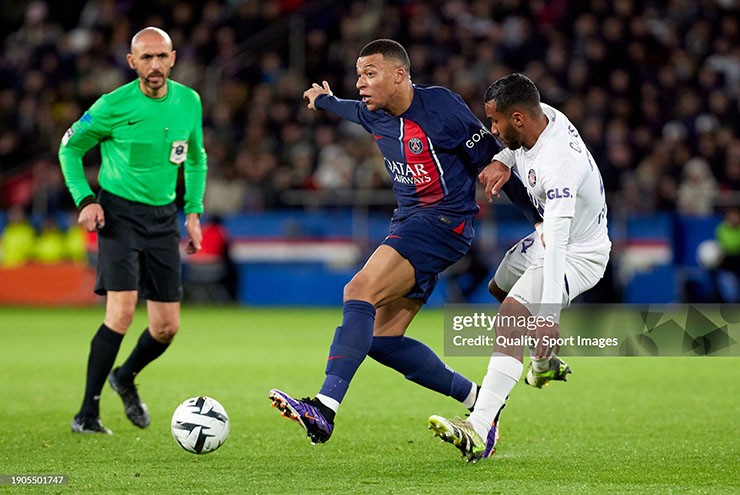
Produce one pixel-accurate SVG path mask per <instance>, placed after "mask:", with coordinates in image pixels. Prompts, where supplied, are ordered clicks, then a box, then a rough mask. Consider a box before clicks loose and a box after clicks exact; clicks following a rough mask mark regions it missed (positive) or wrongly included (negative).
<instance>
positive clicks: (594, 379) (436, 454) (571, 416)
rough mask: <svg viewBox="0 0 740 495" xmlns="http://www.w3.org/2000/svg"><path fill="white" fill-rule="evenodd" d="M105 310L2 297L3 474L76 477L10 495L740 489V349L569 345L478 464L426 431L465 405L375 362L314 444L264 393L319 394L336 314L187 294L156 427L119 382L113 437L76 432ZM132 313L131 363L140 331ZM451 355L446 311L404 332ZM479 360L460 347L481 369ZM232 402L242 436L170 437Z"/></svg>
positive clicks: (157, 389) (167, 359)
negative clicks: (564, 378) (197, 405)
mask: <svg viewBox="0 0 740 495" xmlns="http://www.w3.org/2000/svg"><path fill="white" fill-rule="evenodd" d="M102 316H103V309H102V308H92V309H82V310H81V309H46V310H39V309H14V308H0V368H1V369H2V371H1V372H0V384H1V385H0V390H1V391H2V406H0V422H1V424H2V433H0V438H1V441H0V475H6V476H7V475H15V474H48V475H51V474H64V475H67V476H68V478H69V482H68V484H66V485H61V486H47V487H39V486H34V487H19V486H7V485H6V486H0V493H13V494H21V493H23V494H25V493H59V494H67V493H92V494H104V493H121V494H128V493H131V494H148V493H153V494H168V493H172V494H184V493H211V494H222V493H223V494H227V493H233V494H245V493H260V494H262V493H289V494H293V493H342V494H356V493H368V494H378V493H389V494H400V493H419V494H454V493H461V494H474V493H488V494H493V493H536V492H541V493H549V494H553V493H563V494H571V493H584V494H592V493H691V494H694V493H712V494H714V493H738V491H740V483H739V481H738V480H740V477H739V476H738V473H739V472H740V470H739V469H738V468H739V467H740V442H739V441H738V439H739V438H740V435H739V433H740V420H738V418H740V396H739V395H738V391H737V390H738V383H740V366H739V365H740V359H738V358H698V357H696V358H570V359H568V362H569V364H570V365H571V366H572V368H573V375H571V377H570V378H569V381H568V383H554V384H552V385H551V386H549V387H547V388H545V389H543V390H535V389H531V388H529V387H526V386H524V384H523V383H522V382H520V383H519V384H518V385H517V387H516V388H515V389H514V391H513V392H512V394H511V400H510V401H509V405H508V407H507V409H506V411H505V412H504V414H503V415H502V422H501V424H502V439H501V441H500V443H499V448H498V453H497V454H496V455H495V456H494V458H493V459H490V460H487V461H483V462H480V463H478V464H475V465H473V464H466V463H465V462H463V461H462V460H461V459H460V458H459V456H458V455H457V450H456V449H455V448H454V447H452V446H451V445H449V444H443V443H441V442H440V441H439V440H437V439H434V438H433V437H432V435H431V433H430V431H429V430H427V428H426V419H427V417H428V416H429V415H431V414H444V415H455V414H462V413H464V412H465V411H464V410H463V409H462V407H461V406H460V405H459V404H457V403H456V402H455V401H453V400H452V399H449V398H446V397H442V396H439V395H436V394H434V393H433V392H430V391H427V390H424V389H422V388H420V387H419V386H417V385H414V384H412V383H410V382H408V381H406V380H405V379H404V378H403V377H402V376H400V375H398V374H397V373H395V372H393V371H391V370H389V369H386V368H384V367H382V366H380V365H378V364H377V363H375V362H373V361H371V360H368V361H366V362H365V363H364V364H363V366H362V367H361V368H360V370H359V372H358V374H357V376H356V377H355V380H354V382H353V385H352V388H351V389H350V392H349V394H348V395H347V398H346V400H345V402H344V404H343V405H342V409H341V410H340V413H339V415H338V422H337V427H336V430H335V434H334V436H333V437H332V439H331V441H330V442H329V443H327V444H325V445H318V446H313V445H310V444H309V443H308V441H307V440H306V439H305V437H304V435H303V434H302V430H301V429H300V428H299V427H298V426H297V425H295V424H293V423H292V422H290V421H288V420H285V419H283V418H280V416H279V415H278V413H277V412H276V410H274V409H272V408H271V407H270V403H269V401H268V399H267V394H268V391H269V390H270V388H272V387H278V388H281V389H283V390H285V391H287V392H289V393H292V394H296V395H301V396H302V395H303V394H305V395H308V394H313V393H315V392H316V391H317V390H318V388H319V386H320V384H321V382H322V379H323V370H324V364H325V358H326V355H327V352H328V346H329V343H330V340H331V337H332V335H333V332H334V328H335V326H336V325H337V324H338V323H339V321H340V320H339V319H340V317H341V311H340V310H339V309H332V310H322V309H283V308H275V309H244V308H192V307H184V308H183V315H182V328H181V331H180V334H179V335H178V336H177V338H176V340H175V343H174V345H173V346H172V348H171V349H169V350H168V351H167V353H165V354H164V355H163V356H162V358H160V359H159V360H158V361H156V362H155V363H154V364H152V365H151V366H150V367H149V368H147V369H145V370H144V371H143V372H142V374H141V375H140V377H139V379H138V383H139V390H140V393H141V395H142V398H143V399H144V400H145V402H147V404H148V406H149V411H150V413H151V416H152V425H151V426H150V427H149V428H148V429H146V430H139V429H137V428H136V427H134V426H133V425H131V424H130V423H129V422H128V420H127V419H126V418H125V416H124V414H123V408H122V407H121V402H120V399H119V398H118V397H117V396H116V395H115V394H114V393H113V392H112V391H111V389H110V388H109V387H108V385H106V388H105V390H104V391H103V396H102V402H101V413H102V418H103V420H104V422H105V424H106V425H107V426H108V427H109V428H111V429H112V430H113V431H114V433H115V434H114V435H113V436H110V437H107V436H98V435H94V436H88V435H74V434H72V433H70V426H69V423H70V420H71V418H72V415H73V414H74V413H75V412H76V409H77V408H78V407H79V404H80V401H81V396H82V388H83V378H84V373H85V366H86V359H87V351H88V348H89V341H90V339H91V337H92V335H93V333H94V331H95V330H96V329H97V327H98V326H99V325H100V322H101V319H102ZM145 326H146V319H145V314H144V312H139V313H137V316H136V320H135V322H134V325H133V327H132V330H131V333H130V335H128V336H127V337H126V339H124V343H123V346H122V348H121V353H120V354H119V362H120V361H121V360H122V359H123V358H125V356H127V355H128V352H129V351H130V349H131V347H132V346H133V345H134V343H135V341H136V339H137V338H138V334H139V333H140V331H141V329H143V328H144V327H145ZM409 335H410V336H414V337H416V338H419V339H420V340H423V341H424V342H426V343H428V344H429V345H431V346H432V347H433V348H435V349H437V350H438V351H440V352H441V347H442V313H441V311H433V310H429V311H426V310H423V311H422V312H421V313H420V314H419V316H418V317H417V320H416V321H415V322H414V323H413V325H412V327H411V329H410V330H409ZM487 361H488V360H487V359H486V358H484V357H457V358H449V359H447V362H448V363H449V364H450V365H451V366H453V367H454V368H455V369H457V370H458V371H460V372H462V373H464V374H466V375H468V376H469V377H471V378H472V379H475V380H477V381H479V380H480V379H481V378H482V376H483V374H484V372H485V369H486V365H487ZM195 395H210V396H212V397H214V398H216V399H217V400H219V401H220V402H221V403H222V404H223V405H224V407H225V408H226V410H227V411H228V413H229V415H230V417H231V436H230V438H229V439H228V441H227V442H226V444H224V445H223V446H222V447H221V448H220V449H219V450H218V451H216V452H214V453H211V454H208V455H201V456H196V455H193V454H190V453H188V452H186V451H184V450H183V449H181V448H180V447H179V446H177V444H176V443H175V441H174V440H173V439H172V436H171V434H170V428H169V422H170V417H171V414H172V412H173V410H174V409H175V407H176V406H177V405H178V404H179V403H180V402H181V401H182V400H184V399H186V398H188V397H191V396H195Z"/></svg>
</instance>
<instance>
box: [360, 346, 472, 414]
mask: <svg viewBox="0 0 740 495" xmlns="http://www.w3.org/2000/svg"><path fill="white" fill-rule="evenodd" d="M368 355H369V356H370V357H371V358H373V359H374V360H376V361H377V362H379V363H380V364H383V365H385V366H388V367H389V368H393V369H394V370H396V371H398V372H399V373H401V374H403V376H405V377H406V378H407V379H409V380H411V381H412V382H414V383H417V384H419V385H421V386H422V387H426V388H428V389H430V390H434V391H435V392H439V393H440V394H443V395H447V396H450V397H452V398H454V399H457V400H458V401H460V402H465V400H466V399H468V396H469V395H470V393H471V389H472V387H473V383H472V382H471V381H470V380H468V379H467V378H465V377H464V376H463V375H461V374H460V373H458V372H456V371H454V370H452V369H450V368H448V367H447V365H446V364H445V363H444V362H443V361H442V360H441V359H440V358H439V356H437V355H436V354H435V353H434V351H433V350H431V349H430V348H429V347H427V346H426V345H425V344H423V343H421V342H419V341H418V340H415V339H412V338H409V337H405V336H397V337H373V343H372V346H371V347H370V352H369V353H368Z"/></svg>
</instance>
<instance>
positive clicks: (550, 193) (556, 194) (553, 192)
mask: <svg viewBox="0 0 740 495" xmlns="http://www.w3.org/2000/svg"><path fill="white" fill-rule="evenodd" d="M545 195H546V196H547V199H562V198H570V197H571V195H570V188H569V187H564V188H562V189H558V188H555V189H548V190H547V192H546V193H545Z"/></svg>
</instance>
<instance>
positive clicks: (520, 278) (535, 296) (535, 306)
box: [493, 232, 610, 314]
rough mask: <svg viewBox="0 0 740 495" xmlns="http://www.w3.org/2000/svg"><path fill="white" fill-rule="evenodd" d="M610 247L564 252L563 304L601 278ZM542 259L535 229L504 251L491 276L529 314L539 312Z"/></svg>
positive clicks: (543, 254) (541, 249) (542, 251)
mask: <svg viewBox="0 0 740 495" xmlns="http://www.w3.org/2000/svg"><path fill="white" fill-rule="evenodd" d="M609 250H610V246H604V247H602V248H594V250H593V251H588V252H584V253H573V252H570V251H568V252H567V253H566V255H565V285H564V290H563V306H562V307H564V308H565V307H567V306H568V305H570V302H571V301H572V300H573V299H575V298H576V297H577V296H579V295H580V294H583V293H584V292H586V291H587V290H589V289H590V288H591V287H593V286H594V285H596V283H597V282H598V281H599V280H601V278H602V277H603V276H604V272H605V271H606V264H607V263H608V262H609ZM544 260H545V248H544V246H543V245H542V240H541V238H540V236H539V235H538V234H537V232H532V233H531V234H529V235H528V236H527V237H525V238H524V239H522V240H521V241H519V242H517V243H516V244H515V245H514V247H512V248H511V249H509V251H507V253H506V255H505V256H504V259H503V260H502V261H501V264H500V265H499V267H498V269H497V270H496V274H495V275H494V276H493V280H494V282H495V283H496V285H497V286H498V287H499V288H500V289H501V290H503V291H505V292H507V293H508V294H509V296H510V297H513V298H514V299H516V300H517V301H519V302H520V303H522V304H523V305H524V306H525V307H526V308H527V309H528V310H529V312H530V313H531V314H540V312H541V311H540V307H539V302H540V301H541V300H542V286H543V263H544ZM545 309H546V308H542V310H543V311H544V310H545ZM545 312H547V311H545Z"/></svg>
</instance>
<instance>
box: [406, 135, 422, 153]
mask: <svg viewBox="0 0 740 495" xmlns="http://www.w3.org/2000/svg"><path fill="white" fill-rule="evenodd" d="M408 146H409V151H411V153H413V154H415V155H418V154H419V153H421V152H422V151H424V143H422V142H421V139H419V138H411V139H409V145H408Z"/></svg>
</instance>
